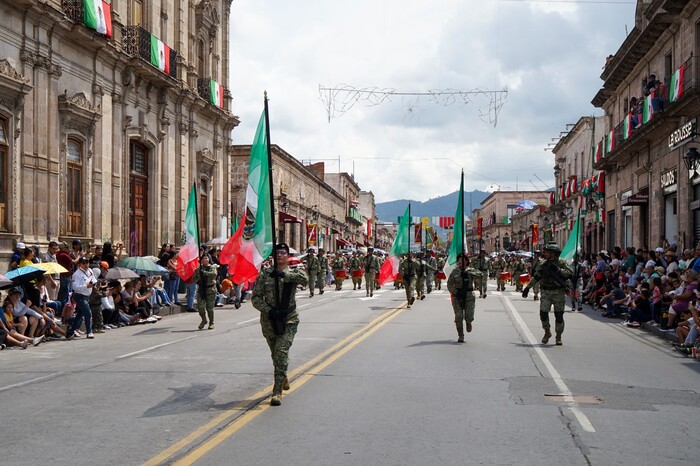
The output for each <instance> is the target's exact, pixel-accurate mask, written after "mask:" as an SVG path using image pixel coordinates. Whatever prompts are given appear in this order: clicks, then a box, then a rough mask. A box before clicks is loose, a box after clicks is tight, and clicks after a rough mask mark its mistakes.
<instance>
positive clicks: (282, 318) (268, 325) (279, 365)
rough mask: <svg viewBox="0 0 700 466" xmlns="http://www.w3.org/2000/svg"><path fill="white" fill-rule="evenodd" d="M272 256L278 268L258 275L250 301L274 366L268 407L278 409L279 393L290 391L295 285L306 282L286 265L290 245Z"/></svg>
mask: <svg viewBox="0 0 700 466" xmlns="http://www.w3.org/2000/svg"><path fill="white" fill-rule="evenodd" d="M274 254H275V255H276V257H277V268H276V269H274V268H266V269H263V270H262V272H260V275H259V276H258V280H257V282H256V283H255V289H254V290H253V297H252V298H251V302H252V304H253V307H254V308H255V309H257V310H258V311H260V327H261V329H262V334H263V336H264V337H265V340H266V341H267V345H268V346H269V347H270V353H271V356H272V364H273V366H274V374H275V378H274V385H273V387H272V398H271V399H270V404H271V405H272V406H279V405H281V404H282V400H281V398H282V390H289V380H288V379H287V366H288V365H289V348H290V347H291V346H292V343H293V342H294V336H295V335H296V333H297V326H298V325H299V314H298V313H297V311H296V308H297V306H296V296H295V294H296V288H297V285H302V286H305V285H306V284H307V279H306V276H305V275H304V273H303V272H302V271H301V270H292V269H290V268H289V267H288V266H287V261H288V259H289V246H287V245H286V244H285V243H280V244H278V245H277V246H275V251H274Z"/></svg>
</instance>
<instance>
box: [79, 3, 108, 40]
mask: <svg viewBox="0 0 700 466" xmlns="http://www.w3.org/2000/svg"><path fill="white" fill-rule="evenodd" d="M83 23H84V24H85V26H87V27H89V28H90V29H94V30H95V31H97V32H98V33H100V34H102V35H105V36H107V37H112V7H111V6H110V5H109V3H107V2H103V1H102V0H83Z"/></svg>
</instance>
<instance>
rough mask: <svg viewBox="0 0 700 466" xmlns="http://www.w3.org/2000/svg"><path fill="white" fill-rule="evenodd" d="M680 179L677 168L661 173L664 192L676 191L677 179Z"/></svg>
mask: <svg viewBox="0 0 700 466" xmlns="http://www.w3.org/2000/svg"><path fill="white" fill-rule="evenodd" d="M677 179H678V171H677V169H675V168H672V169H670V170H667V171H665V172H663V173H662V174H661V189H663V190H664V193H666V194H668V193H672V192H676V189H677V188H676V180H677Z"/></svg>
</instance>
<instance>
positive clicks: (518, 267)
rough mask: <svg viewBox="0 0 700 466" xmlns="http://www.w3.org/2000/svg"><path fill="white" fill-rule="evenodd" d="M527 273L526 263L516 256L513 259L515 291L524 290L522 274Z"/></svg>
mask: <svg viewBox="0 0 700 466" xmlns="http://www.w3.org/2000/svg"><path fill="white" fill-rule="evenodd" d="M524 273H525V264H523V261H522V260H520V259H518V258H516V259H515V260H514V261H513V279H514V280H515V291H523V284H522V283H520V275H522V274H524Z"/></svg>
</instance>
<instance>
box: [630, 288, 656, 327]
mask: <svg viewBox="0 0 700 466" xmlns="http://www.w3.org/2000/svg"><path fill="white" fill-rule="evenodd" d="M649 320H651V295H650V294H649V290H648V289H643V290H642V291H641V293H640V294H639V296H637V297H636V298H635V300H634V301H632V305H631V306H630V309H629V318H628V319H627V322H626V323H627V325H628V326H629V327H641V324H642V322H648V321H649Z"/></svg>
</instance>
